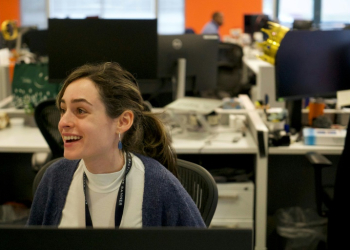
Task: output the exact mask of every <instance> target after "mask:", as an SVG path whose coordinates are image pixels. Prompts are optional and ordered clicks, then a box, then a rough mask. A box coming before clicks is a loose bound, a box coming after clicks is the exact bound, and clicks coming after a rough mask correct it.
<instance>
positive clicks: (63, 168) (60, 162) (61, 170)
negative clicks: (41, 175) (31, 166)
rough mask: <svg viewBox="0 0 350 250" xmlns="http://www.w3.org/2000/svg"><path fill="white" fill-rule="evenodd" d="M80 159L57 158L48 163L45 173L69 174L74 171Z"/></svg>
mask: <svg viewBox="0 0 350 250" xmlns="http://www.w3.org/2000/svg"><path fill="white" fill-rule="evenodd" d="M79 161H80V160H68V159H66V158H63V157H62V158H60V159H57V160H56V161H55V162H53V163H52V164H50V165H49V166H48V168H47V169H46V171H45V175H55V176H57V175H70V174H72V173H74V172H75V170H76V169H77V167H78V164H79Z"/></svg>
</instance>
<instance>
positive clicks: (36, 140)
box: [0, 126, 50, 153]
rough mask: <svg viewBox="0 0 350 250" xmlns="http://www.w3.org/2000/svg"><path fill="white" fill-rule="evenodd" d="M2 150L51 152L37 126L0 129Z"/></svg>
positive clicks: (0, 147)
mask: <svg viewBox="0 0 350 250" xmlns="http://www.w3.org/2000/svg"><path fill="white" fill-rule="evenodd" d="M0 152H7V153H35V152H50V149H49V146H48V145H47V143H46V141H45V139H44V137H43V136H42V134H41V132H40V131H39V129H38V128H36V127H27V126H23V127H18V128H17V127H8V128H5V129H2V130H0Z"/></svg>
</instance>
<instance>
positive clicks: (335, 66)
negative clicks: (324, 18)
mask: <svg viewBox="0 0 350 250" xmlns="http://www.w3.org/2000/svg"><path fill="white" fill-rule="evenodd" d="M349 44H350V30H328V31H321V30H318V31H289V32H288V33H287V34H286V35H285V36H284V38H283V40H282V42H281V44H280V47H279V49H278V51H277V54H276V58H275V83H276V100H279V99H284V100H286V101H288V102H290V103H291V101H294V103H293V104H292V106H294V107H295V108H294V109H293V110H291V111H290V113H291V114H294V115H295V116H296V117H297V119H291V120H293V121H294V123H295V127H296V128H297V129H298V128H299V129H300V126H301V125H300V124H299V125H298V124H297V123H301V122H300V121H298V120H299V119H301V100H302V99H303V98H307V97H335V96H336V92H337V91H339V90H346V89H350V70H349V69H350V45H349ZM296 103H299V104H296Z"/></svg>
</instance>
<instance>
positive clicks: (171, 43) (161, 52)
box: [158, 34, 219, 91]
mask: <svg viewBox="0 0 350 250" xmlns="http://www.w3.org/2000/svg"><path fill="white" fill-rule="evenodd" d="M158 43H159V44H158V76H159V78H171V77H173V76H176V74H177V62H178V59H179V58H185V59H186V76H187V77H193V78H194V85H195V88H196V90H198V91H205V90H213V89H215V88H216V84H217V81H216V80H217V63H218V46H219V39H218V36H216V35H195V34H185V35H160V36H159V38H158Z"/></svg>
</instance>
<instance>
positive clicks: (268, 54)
mask: <svg viewBox="0 0 350 250" xmlns="http://www.w3.org/2000/svg"><path fill="white" fill-rule="evenodd" d="M268 24H269V29H264V28H262V29H261V31H262V32H264V33H266V34H267V35H268V38H267V39H266V41H264V42H261V43H258V46H259V47H261V48H262V50H263V53H264V54H263V55H260V56H258V58H260V59H262V60H264V61H266V62H268V63H271V64H273V65H274V64H275V57H276V53H277V51H278V48H279V46H280V44H281V41H282V39H283V38H284V36H285V35H286V33H287V32H288V31H289V28H287V27H284V26H282V25H280V24H278V23H274V22H268Z"/></svg>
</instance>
